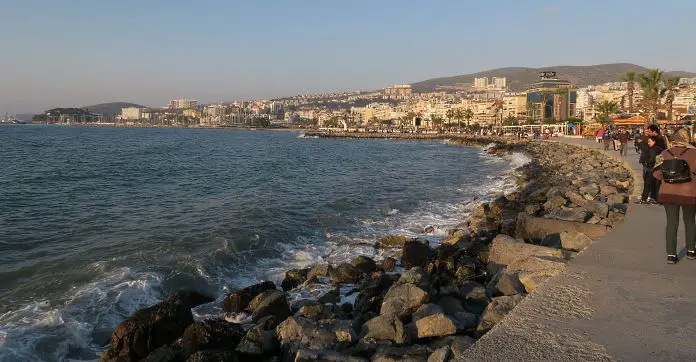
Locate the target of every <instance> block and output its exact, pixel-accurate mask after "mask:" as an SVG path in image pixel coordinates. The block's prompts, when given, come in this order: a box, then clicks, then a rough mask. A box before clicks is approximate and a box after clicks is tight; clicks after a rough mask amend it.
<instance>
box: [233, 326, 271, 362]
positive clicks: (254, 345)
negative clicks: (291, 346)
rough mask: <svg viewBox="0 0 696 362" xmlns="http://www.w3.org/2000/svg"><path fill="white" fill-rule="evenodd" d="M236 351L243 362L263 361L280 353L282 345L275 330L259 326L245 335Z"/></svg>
mask: <svg viewBox="0 0 696 362" xmlns="http://www.w3.org/2000/svg"><path fill="white" fill-rule="evenodd" d="M236 351H237V354H239V356H240V360H242V361H263V360H264V359H266V358H268V357H270V356H272V355H274V354H277V353H278V352H280V344H279V343H278V338H277V337H276V332H275V331H274V330H266V329H265V328H263V326H260V325H257V326H254V327H253V328H251V329H250V330H249V331H248V332H247V333H246V335H244V338H242V341H241V342H239V345H237V349H236Z"/></svg>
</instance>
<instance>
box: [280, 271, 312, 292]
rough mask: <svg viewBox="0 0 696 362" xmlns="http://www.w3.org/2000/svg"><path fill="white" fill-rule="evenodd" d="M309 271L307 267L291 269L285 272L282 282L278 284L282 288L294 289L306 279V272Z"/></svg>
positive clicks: (286, 289)
mask: <svg viewBox="0 0 696 362" xmlns="http://www.w3.org/2000/svg"><path fill="white" fill-rule="evenodd" d="M308 273H309V269H291V270H288V271H287V272H285V278H284V279H283V282H282V283H281V284H280V286H281V288H283V290H285V291H288V290H292V289H295V288H296V287H297V286H299V285H301V284H302V283H304V282H305V280H307V274H308Z"/></svg>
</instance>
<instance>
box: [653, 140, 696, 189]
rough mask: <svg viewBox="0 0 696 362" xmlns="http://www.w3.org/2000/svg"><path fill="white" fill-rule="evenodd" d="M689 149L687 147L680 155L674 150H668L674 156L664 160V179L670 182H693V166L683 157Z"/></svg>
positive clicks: (662, 166) (662, 167)
mask: <svg viewBox="0 0 696 362" xmlns="http://www.w3.org/2000/svg"><path fill="white" fill-rule="evenodd" d="M688 150H689V149H688V148H687V149H685V150H684V152H682V153H680V154H679V156H675V155H674V153H672V151H670V150H667V153H669V154H670V155H671V156H672V157H673V158H671V159H669V160H663V161H662V165H660V169H661V170H662V181H663V182H665V183H668V184H682V183H686V182H691V167H689V163H688V162H686V160H682V159H681V158H680V157H682V156H683V155H684V154H685V153H686V152H687V151H688Z"/></svg>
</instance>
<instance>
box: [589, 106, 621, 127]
mask: <svg viewBox="0 0 696 362" xmlns="http://www.w3.org/2000/svg"><path fill="white" fill-rule="evenodd" d="M595 109H597V111H598V112H599V114H600V118H599V123H601V124H606V123H609V116H610V115H612V114H616V113H619V104H618V103H616V102H613V101H601V102H599V103H597V105H596V106H595Z"/></svg>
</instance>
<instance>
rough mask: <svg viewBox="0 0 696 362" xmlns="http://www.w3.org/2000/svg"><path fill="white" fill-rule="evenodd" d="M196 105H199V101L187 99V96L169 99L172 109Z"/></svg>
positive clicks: (169, 106)
mask: <svg viewBox="0 0 696 362" xmlns="http://www.w3.org/2000/svg"><path fill="white" fill-rule="evenodd" d="M196 105H198V101H197V100H193V99H186V98H182V99H172V100H170V101H169V105H168V108H171V109H188V108H194V107H196Z"/></svg>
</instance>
